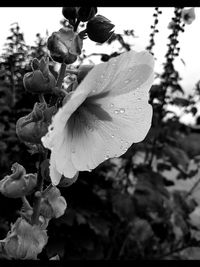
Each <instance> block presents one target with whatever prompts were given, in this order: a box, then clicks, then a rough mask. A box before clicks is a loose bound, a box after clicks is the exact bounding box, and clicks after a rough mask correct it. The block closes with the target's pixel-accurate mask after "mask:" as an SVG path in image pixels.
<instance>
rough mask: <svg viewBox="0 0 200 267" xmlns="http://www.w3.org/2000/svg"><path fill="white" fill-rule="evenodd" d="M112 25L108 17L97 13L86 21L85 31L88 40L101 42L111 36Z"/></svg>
mask: <svg viewBox="0 0 200 267" xmlns="http://www.w3.org/2000/svg"><path fill="white" fill-rule="evenodd" d="M114 26H115V25H114V24H112V23H111V21H110V20H109V19H107V18H105V17H103V16H101V15H97V16H95V17H94V18H92V19H91V20H90V21H88V23H87V27H86V31H87V34H88V37H89V38H90V40H92V41H94V42H98V43H101V44H102V43H104V42H105V41H107V40H108V39H109V38H110V37H111V35H112V34H113V32H114V31H111V30H112V29H113V28H114Z"/></svg>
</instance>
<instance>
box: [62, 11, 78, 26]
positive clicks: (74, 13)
mask: <svg viewBox="0 0 200 267" xmlns="http://www.w3.org/2000/svg"><path fill="white" fill-rule="evenodd" d="M62 14H63V16H64V17H65V18H66V19H67V20H68V21H69V23H70V24H71V25H74V24H75V21H76V18H77V8H76V7H63V8H62Z"/></svg>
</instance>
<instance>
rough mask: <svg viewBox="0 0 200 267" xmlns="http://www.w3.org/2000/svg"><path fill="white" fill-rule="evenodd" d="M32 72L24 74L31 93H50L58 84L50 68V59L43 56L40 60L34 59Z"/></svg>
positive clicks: (25, 85) (25, 82)
mask: <svg viewBox="0 0 200 267" xmlns="http://www.w3.org/2000/svg"><path fill="white" fill-rule="evenodd" d="M32 68H33V71H32V72H28V73H26V74H25V75H24V79H23V83H24V87H25V89H26V90H27V91H28V92H30V93H35V94H48V93H51V92H52V90H53V89H54V88H55V86H56V79H55V77H54V76H53V74H52V73H51V72H50V70H49V65H48V60H46V61H45V59H44V58H42V59H41V60H40V61H38V60H37V59H34V60H33V62H32Z"/></svg>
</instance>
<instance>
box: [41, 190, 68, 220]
mask: <svg viewBox="0 0 200 267" xmlns="http://www.w3.org/2000/svg"><path fill="white" fill-rule="evenodd" d="M66 208H67V203H66V200H65V198H64V197H62V196H61V194H60V190H59V189H58V188H57V187H55V186H54V187H52V188H51V189H50V190H48V191H47V192H46V193H45V195H44V196H43V198H42V201H41V208H40V213H41V215H42V216H44V217H46V218H58V217H60V216H62V215H63V214H64V212H65V210H66Z"/></svg>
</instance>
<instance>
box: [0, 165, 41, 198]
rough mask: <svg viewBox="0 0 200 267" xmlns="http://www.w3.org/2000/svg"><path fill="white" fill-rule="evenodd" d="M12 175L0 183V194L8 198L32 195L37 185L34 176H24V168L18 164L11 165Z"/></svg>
mask: <svg viewBox="0 0 200 267" xmlns="http://www.w3.org/2000/svg"><path fill="white" fill-rule="evenodd" d="M11 170H12V174H11V175H6V176H5V177H4V179H3V180H1V181H0V192H1V193H2V194H3V195H4V196H6V197H10V198H19V197H23V196H26V195H29V194H31V193H32V191H33V189H34V188H35V186H36V184H37V176H36V175H35V174H32V173H29V174H26V170H25V169H24V167H23V166H22V165H20V164H18V163H14V164H13V165H12V168H11Z"/></svg>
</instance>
